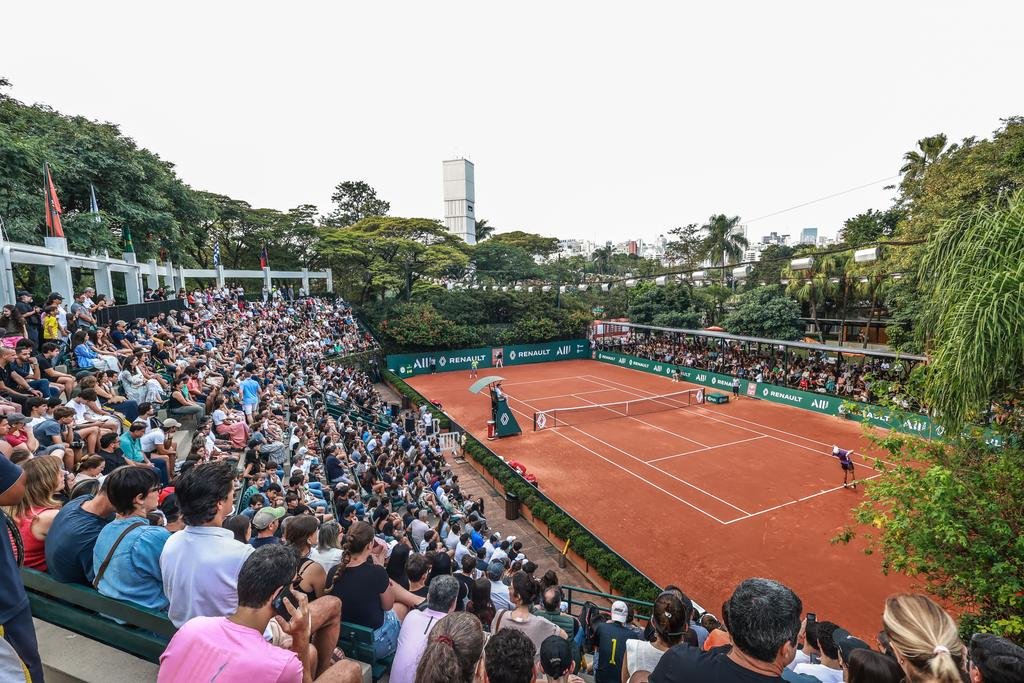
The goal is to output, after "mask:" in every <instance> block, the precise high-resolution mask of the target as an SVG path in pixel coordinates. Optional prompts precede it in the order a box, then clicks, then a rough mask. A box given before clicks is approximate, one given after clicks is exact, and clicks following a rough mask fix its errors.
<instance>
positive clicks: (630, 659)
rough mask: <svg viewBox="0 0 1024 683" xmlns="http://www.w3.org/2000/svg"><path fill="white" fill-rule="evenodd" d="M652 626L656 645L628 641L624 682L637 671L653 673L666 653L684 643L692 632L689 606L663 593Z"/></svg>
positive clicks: (653, 616) (670, 592)
mask: <svg viewBox="0 0 1024 683" xmlns="http://www.w3.org/2000/svg"><path fill="white" fill-rule="evenodd" d="M651 625H652V626H653V627H654V634H655V640H654V642H653V643H649V642H647V641H646V640H627V641H626V656H625V658H624V659H623V660H622V680H623V682H624V683H625V682H626V681H629V679H630V677H632V676H633V674H635V673H636V672H637V671H646V672H648V673H650V672H651V671H654V668H655V667H656V666H658V661H659V660H660V659H661V656H662V655H663V654H665V651H666V650H668V649H669V648H670V647H672V646H673V645H678V644H679V643H680V642H682V641H683V636H685V635H686V633H687V631H689V629H690V605H689V604H686V605H684V604H683V601H682V600H681V599H680V598H679V595H678V594H677V593H675V592H673V591H666V592H664V593H662V594H661V595H659V596H658V599H657V600H655V601H654V608H653V609H652V613H651Z"/></svg>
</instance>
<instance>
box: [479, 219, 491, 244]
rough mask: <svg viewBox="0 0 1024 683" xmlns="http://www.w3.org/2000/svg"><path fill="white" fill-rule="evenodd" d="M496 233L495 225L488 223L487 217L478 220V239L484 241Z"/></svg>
mask: <svg viewBox="0 0 1024 683" xmlns="http://www.w3.org/2000/svg"><path fill="white" fill-rule="evenodd" d="M492 234H494V226H493V225H487V219H486V218H481V219H480V220H478V221H477V222H476V241H477V242H483V241H484V240H485V239H487V238H488V237H490V236H491V235H492Z"/></svg>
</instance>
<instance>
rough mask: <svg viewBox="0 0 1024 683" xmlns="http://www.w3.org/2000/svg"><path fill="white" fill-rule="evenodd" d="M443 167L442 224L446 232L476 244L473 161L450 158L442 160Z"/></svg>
mask: <svg viewBox="0 0 1024 683" xmlns="http://www.w3.org/2000/svg"><path fill="white" fill-rule="evenodd" d="M442 166H443V168H444V224H445V227H446V228H448V232H450V233H452V234H453V235H456V236H457V237H461V238H462V239H463V240H465V241H466V243H468V244H476V214H475V213H474V212H473V205H474V204H475V203H476V194H475V192H474V190H473V162H472V161H470V160H469V159H452V160H450V161H444V162H442Z"/></svg>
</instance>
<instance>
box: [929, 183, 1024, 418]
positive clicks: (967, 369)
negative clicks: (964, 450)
mask: <svg viewBox="0 0 1024 683" xmlns="http://www.w3.org/2000/svg"><path fill="white" fill-rule="evenodd" d="M919 275H920V281H921V282H922V283H924V284H925V285H926V287H927V289H926V290H925V292H924V315H923V316H922V318H921V325H920V332H921V334H922V337H923V341H925V348H928V349H930V351H931V353H930V356H931V360H930V363H929V365H930V368H931V371H930V372H929V373H928V375H927V378H926V381H925V391H924V393H925V399H926V401H927V402H928V404H929V405H930V406H931V407H932V408H933V409H934V411H935V412H936V414H937V415H938V416H939V419H941V420H943V421H944V422H945V423H946V424H947V426H951V427H953V426H957V425H959V424H963V423H964V422H969V421H971V420H973V419H975V418H976V417H977V416H978V415H979V414H981V413H983V412H984V411H985V409H986V408H987V407H988V406H989V404H990V401H991V400H992V399H993V398H995V397H998V396H1000V395H1001V394H1003V393H1005V392H1008V391H1013V390H1016V389H1018V388H1019V387H1020V386H1021V377H1024V334H1021V321H1022V320H1024V294H1022V292H1024V192H1022V191H1018V192H1016V193H1015V194H1014V195H1013V196H1011V197H1009V198H1006V199H1004V200H1002V201H1000V202H999V203H998V204H997V205H996V206H995V207H981V208H978V209H976V210H975V211H973V212H972V213H970V214H966V215H965V216H963V217H962V218H960V219H958V220H950V221H947V222H946V223H944V224H943V225H942V226H941V227H939V229H937V230H935V231H934V232H932V234H931V236H930V237H929V239H928V244H927V245H926V246H925V249H924V254H923V258H922V259H921V266H920V270H919Z"/></svg>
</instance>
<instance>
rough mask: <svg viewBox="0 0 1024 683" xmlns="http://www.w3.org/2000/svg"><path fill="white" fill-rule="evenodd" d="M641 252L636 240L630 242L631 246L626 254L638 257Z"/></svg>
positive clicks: (627, 248)
mask: <svg viewBox="0 0 1024 683" xmlns="http://www.w3.org/2000/svg"><path fill="white" fill-rule="evenodd" d="M639 251H640V247H639V246H638V245H637V243H636V240H629V245H628V246H627V247H626V253H627V254H629V255H630V256H636V255H637V253H638V252H639Z"/></svg>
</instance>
